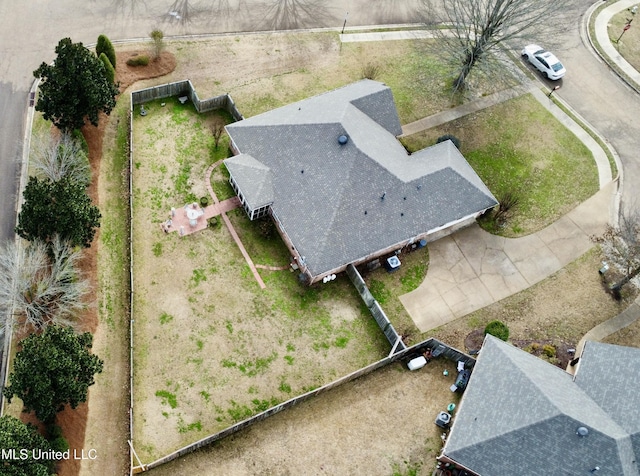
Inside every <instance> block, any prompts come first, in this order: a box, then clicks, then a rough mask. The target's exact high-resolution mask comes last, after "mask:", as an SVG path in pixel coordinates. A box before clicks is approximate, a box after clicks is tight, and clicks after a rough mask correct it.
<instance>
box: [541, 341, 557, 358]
mask: <svg viewBox="0 0 640 476" xmlns="http://www.w3.org/2000/svg"><path fill="white" fill-rule="evenodd" d="M542 352H543V353H544V355H546V356H547V357H550V358H552V357H555V356H556V348H555V347H554V346H552V345H551V344H545V345H543V346H542Z"/></svg>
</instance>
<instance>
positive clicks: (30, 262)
mask: <svg viewBox="0 0 640 476" xmlns="http://www.w3.org/2000/svg"><path fill="white" fill-rule="evenodd" d="M80 257H81V252H80V251H73V250H71V248H70V247H69V246H68V245H67V244H66V243H65V242H63V241H62V240H60V239H59V238H55V239H53V240H52V241H51V242H50V243H48V244H45V243H44V242H41V241H33V242H31V243H30V244H29V245H28V246H27V247H23V246H21V245H20V244H16V243H15V242H8V243H6V244H5V245H4V246H2V247H0V312H2V315H3V316H5V319H6V320H5V322H4V325H5V326H11V325H16V324H18V323H20V324H22V325H24V326H26V327H33V328H35V329H38V330H41V329H43V328H45V327H46V326H48V325H50V324H61V325H73V321H72V318H73V317H75V316H76V315H77V314H78V312H80V311H81V310H83V309H85V308H86V303H85V298H86V296H87V293H88V291H89V282H88V281H87V280H84V279H82V278H81V277H80V276H79V272H78V269H77V262H78V260H79V259H80Z"/></svg>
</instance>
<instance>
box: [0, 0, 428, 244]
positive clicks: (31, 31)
mask: <svg viewBox="0 0 640 476" xmlns="http://www.w3.org/2000/svg"><path fill="white" fill-rule="evenodd" d="M418 4H419V0H384V1H370V0H346V1H345V0H343V1H340V0H327V1H324V2H323V1H318V0H289V1H288V2H282V1H280V2H278V1H274V0H262V1H260V0H200V1H197V2H196V1H195V0H110V1H102V0H56V1H51V0H29V1H28V2H16V1H14V0H0V58H1V61H0V241H4V240H6V239H11V238H12V237H13V228H14V226H15V203H16V199H15V197H16V191H17V176H18V173H19V163H20V160H21V157H22V138H23V135H24V123H25V118H26V104H27V100H28V91H29V88H30V87H31V84H32V81H33V77H32V72H33V70H35V69H36V68H37V67H38V65H39V64H40V63H41V62H42V61H47V62H49V61H51V60H53V59H54V58H55V52H54V49H55V46H56V44H57V42H58V40H60V39H61V38H64V37H66V36H70V37H71V38H72V39H73V40H74V41H82V42H83V43H85V44H89V43H93V42H95V41H96V39H97V36H98V35H99V34H100V33H105V34H106V35H107V36H109V38H111V40H112V41H115V40H119V39H127V38H147V37H148V33H149V32H150V31H151V30H153V29H154V28H160V29H161V30H162V31H163V32H164V33H165V36H167V37H168V36H172V35H183V34H204V33H220V32H229V31H257V30H271V29H291V28H311V27H336V28H339V27H341V26H342V25H343V24H344V20H345V17H346V19H347V26H348V27H353V26H356V25H369V24H389V23H407V22H410V21H412V20H413V18H412V17H413V11H415V10H416V8H417V6H418ZM347 12H348V16H347Z"/></svg>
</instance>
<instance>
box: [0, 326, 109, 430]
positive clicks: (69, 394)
mask: <svg viewBox="0 0 640 476" xmlns="http://www.w3.org/2000/svg"><path fill="white" fill-rule="evenodd" d="M92 343H93V336H92V335H91V334H90V333H89V332H85V333H84V334H76V333H75V332H74V331H73V329H71V328H70V327H63V326H56V325H53V326H49V327H47V328H46V329H45V330H44V332H43V333H42V334H31V335H29V336H28V337H27V338H25V339H24V340H22V341H21V343H20V344H21V346H22V349H21V350H20V351H19V352H18V353H17V354H16V357H15V360H14V363H13V372H12V373H11V374H10V375H9V382H10V385H9V386H8V387H5V389H4V395H5V397H7V399H8V400H9V402H11V399H12V398H13V397H14V396H17V397H18V398H20V399H21V400H22V402H23V403H24V408H25V410H26V411H32V410H33V411H35V414H36V416H37V417H38V418H39V419H40V420H41V421H43V422H47V423H48V422H52V421H53V420H54V419H55V416H56V413H57V412H59V411H61V410H62V409H63V408H64V405H66V404H68V405H70V406H71V408H76V407H77V406H78V405H79V404H80V403H82V402H85V401H86V400H87V393H88V390H89V387H90V386H91V385H93V384H94V375H95V374H96V373H100V372H102V367H103V362H102V360H100V359H99V358H98V357H97V356H96V355H93V354H92V353H91V352H90V351H91V346H92Z"/></svg>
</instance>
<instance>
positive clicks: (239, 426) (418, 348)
mask: <svg viewBox="0 0 640 476" xmlns="http://www.w3.org/2000/svg"><path fill="white" fill-rule="evenodd" d="M439 345H442V346H444V347H445V351H444V352H443V353H442V354H441V357H444V358H447V359H449V358H452V360H454V361H458V360H464V361H465V363H466V366H467V368H470V369H471V368H473V366H474V365H475V359H474V358H473V357H469V356H468V355H466V354H464V353H463V352H461V351H459V350H457V349H454V348H453V347H449V346H448V345H446V344H443V343H442V342H440V341H439V340H437V339H432V338H430V339H427V340H425V341H422V342H420V343H419V344H416V345H414V346H411V347H409V348H405V349H404V350H401V351H398V352H396V353H394V354H390V355H388V356H387V357H385V358H384V359H382V360H379V361H377V362H374V363H373V364H370V365H367V366H366V367H363V368H361V369H359V370H356V371H355V372H352V373H350V374H348V375H345V376H344V377H341V378H339V379H337V380H334V381H333V382H331V383H328V384H326V385H323V386H322V387H320V388H317V389H315V390H312V391H310V392H307V393H305V394H303V395H299V396H297V397H295V398H292V399H290V400H287V401H286V402H283V403H281V404H279V405H276V406H275V407H273V408H270V409H269V410H266V411H264V412H262V413H258V414H257V415H255V416H253V417H251V418H248V419H246V420H243V421H241V422H239V423H236V424H235V425H233V426H230V427H229V428H227V429H225V430H222V431H220V432H218V433H215V434H213V435H209V436H207V437H205V438H202V439H201V440H199V441H196V442H195V443H192V444H190V445H187V446H184V447H183V448H180V449H179V450H176V451H174V452H173V453H170V454H168V455H166V456H164V457H162V458H160V459H158V460H156V461H154V462H152V463H149V464H146V465H140V466H136V467H134V468H133V469H132V471H133V473H134V474H138V473H141V472H144V471H147V470H149V469H153V468H157V467H158V466H160V465H162V464H165V463H168V462H170V461H173V460H174V459H176V458H180V457H182V456H185V455H187V454H189V453H193V452H194V451H197V450H199V449H201V448H204V447H207V446H209V445H211V444H213V443H215V442H216V441H219V440H221V439H223V438H226V437H227V436H231V435H233V434H234V433H237V432H239V431H241V430H244V429H245V428H248V427H249V426H251V425H253V424H255V423H258V422H260V421H263V420H265V419H267V418H269V417H270V416H273V415H275V414H277V413H280V412H281V411H283V410H286V409H288V408H291V407H293V406H295V405H298V404H300V403H303V402H305V401H307V400H309V399H311V398H313V397H316V396H318V395H320V394H322V393H325V392H326V391H328V390H331V389H333V388H336V387H339V386H340V385H342V384H344V383H347V382H351V381H352V380H355V379H357V378H359V377H363V376H365V375H367V374H369V373H371V372H374V371H376V370H378V369H380V368H382V367H385V366H386V365H389V364H390V363H393V362H397V361H398V360H404V359H407V358H409V357H410V356H411V355H413V354H415V353H417V352H420V353H422V352H423V350H424V349H426V348H427V347H429V348H431V349H434V348H436V347H438V346H439ZM407 371H408V370H407Z"/></svg>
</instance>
